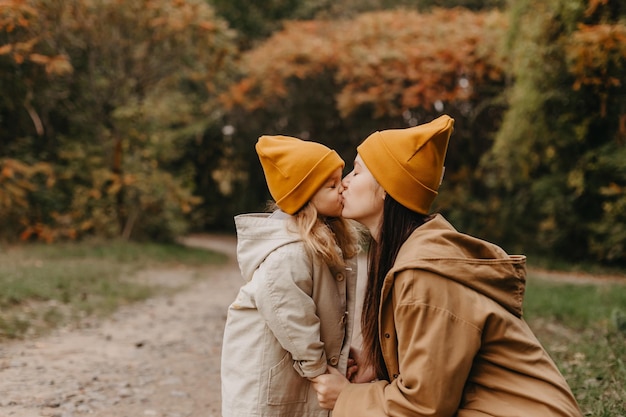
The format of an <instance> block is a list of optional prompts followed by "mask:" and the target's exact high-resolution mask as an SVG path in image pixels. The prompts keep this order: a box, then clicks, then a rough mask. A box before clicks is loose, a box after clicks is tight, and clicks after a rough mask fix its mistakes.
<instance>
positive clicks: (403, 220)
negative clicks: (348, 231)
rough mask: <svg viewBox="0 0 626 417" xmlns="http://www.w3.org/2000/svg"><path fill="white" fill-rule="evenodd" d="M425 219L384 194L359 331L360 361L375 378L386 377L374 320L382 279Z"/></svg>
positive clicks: (375, 319)
mask: <svg viewBox="0 0 626 417" xmlns="http://www.w3.org/2000/svg"><path fill="white" fill-rule="evenodd" d="M427 219H428V216H425V215H423V214H419V213H416V212H414V211H411V210H409V209H408V208H406V207H404V206H403V205H401V204H400V203H398V202H397V201H396V200H394V199H393V198H392V197H391V196H390V195H389V194H387V195H386V196H385V203H384V206H383V220H382V223H381V227H380V231H379V234H378V239H377V241H376V240H374V239H372V242H370V249H369V255H368V263H369V268H368V277H367V289H366V291H365V299H364V301H363V314H362V316H361V329H362V330H361V331H362V336H363V352H364V354H365V357H366V363H365V364H364V365H365V366H368V365H372V366H373V367H374V369H375V370H376V375H377V377H378V378H379V379H386V380H389V374H388V372H387V367H386V366H385V362H384V360H383V356H382V350H381V346H380V339H379V323H378V311H379V308H380V303H381V291H382V288H383V282H384V281H385V276H386V275H387V273H388V272H389V271H390V270H391V268H392V267H393V264H394V262H395V261H396V257H397V256H398V252H399V251H400V247H401V246H402V244H403V243H404V242H405V241H406V240H407V239H408V238H409V236H410V235H411V233H413V231H414V230H415V229H417V228H418V227H420V226H421V225H422V224H424V222H426V220H427Z"/></svg>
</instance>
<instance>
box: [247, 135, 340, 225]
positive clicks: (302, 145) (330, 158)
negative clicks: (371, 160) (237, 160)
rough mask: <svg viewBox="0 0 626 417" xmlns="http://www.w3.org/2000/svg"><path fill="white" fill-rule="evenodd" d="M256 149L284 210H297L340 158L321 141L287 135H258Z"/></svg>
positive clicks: (292, 211)
mask: <svg viewBox="0 0 626 417" xmlns="http://www.w3.org/2000/svg"><path fill="white" fill-rule="evenodd" d="M256 152H257V154H258V155H259V160H260V161H261V165H262V166H263V172H264V173H265V180H266V181H267V187H268V188H269V190H270V194H271V195H272V197H273V198H274V201H276V205H277V206H278V207H280V209H281V210H283V211H284V212H285V213H288V214H294V213H295V212H297V211H298V210H300V209H301V208H302V207H303V206H304V205H305V204H306V203H307V202H308V201H309V200H310V199H311V198H312V197H313V195H315V193H316V192H317V190H319V189H320V188H321V186H322V185H323V184H324V182H326V180H327V179H328V177H330V175H331V174H332V173H333V172H335V170H337V168H343V167H344V165H345V164H344V162H343V159H341V157H340V156H339V155H338V154H337V152H335V151H333V150H332V149H329V148H327V147H326V146H324V145H322V144H321V143H317V142H309V141H304V140H301V139H297V138H292V137H289V136H261V137H260V138H259V140H258V142H257V144H256Z"/></svg>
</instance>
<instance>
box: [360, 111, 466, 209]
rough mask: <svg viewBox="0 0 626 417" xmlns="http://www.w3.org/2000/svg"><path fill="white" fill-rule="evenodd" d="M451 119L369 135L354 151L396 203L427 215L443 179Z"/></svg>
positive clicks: (452, 120) (440, 119)
mask: <svg viewBox="0 0 626 417" xmlns="http://www.w3.org/2000/svg"><path fill="white" fill-rule="evenodd" d="M453 126H454V119H452V118H451V117H450V116H447V115H443V116H440V117H438V118H437V119H435V120H433V121H432V122H429V123H426V124H422V125H418V126H415V127H410V128H407V129H392V130H383V131H380V132H374V133H372V134H371V135H370V136H369V137H368V138H367V139H365V141H363V143H361V145H359V147H358V148H357V152H358V153H359V155H360V156H361V158H362V159H363V162H364V163H365V165H366V166H367V169H369V170H370V172H371V173H372V175H373V176H374V178H375V179H376V181H378V183H379V184H380V185H381V186H382V187H383V189H384V190H385V191H386V192H387V193H388V194H389V195H390V196H392V197H393V198H394V199H395V200H396V201H397V202H399V203H400V204H402V205H403V206H405V207H406V208H408V209H410V210H413V211H415V212H417V213H421V214H428V212H429V211H430V206H431V204H432V202H433V200H434V199H435V197H436V196H437V190H438V189H439V185H441V181H442V179H443V171H444V167H443V163H444V160H445V158H446V151H447V149H448V141H449V139H450V135H451V134H452V131H453V130H454V129H453Z"/></svg>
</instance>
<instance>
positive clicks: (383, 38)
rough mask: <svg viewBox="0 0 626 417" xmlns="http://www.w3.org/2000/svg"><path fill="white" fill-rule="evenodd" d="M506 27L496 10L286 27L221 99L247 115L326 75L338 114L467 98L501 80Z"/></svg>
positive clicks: (252, 56) (250, 56) (253, 54)
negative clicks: (291, 82)
mask: <svg viewBox="0 0 626 417" xmlns="http://www.w3.org/2000/svg"><path fill="white" fill-rule="evenodd" d="M506 26H507V20H506V18H505V16H504V15H502V14H500V13H499V12H495V11H494V12H488V13H474V12H470V11H467V10H463V9H448V10H444V9H438V10H434V11H433V12H432V13H429V14H420V13H417V12H414V11H384V12H375V13H367V14H363V15H361V16H359V17H358V18H356V19H355V20H351V21H332V22H331V21H310V22H291V23H288V24H287V25H286V26H285V29H284V30H283V31H281V32H279V33H276V34H275V35H274V36H272V37H271V38H270V39H268V40H267V41H266V42H265V43H263V44H262V45H260V46H259V47H257V48H256V49H254V50H252V51H250V52H248V53H247V54H246V55H245V57H244V61H243V62H244V65H245V72H246V76H245V78H244V79H243V80H242V81H241V82H240V83H239V84H237V85H235V86H234V87H233V88H232V90H231V92H230V94H229V95H228V96H226V97H224V100H225V102H226V103H227V104H228V105H230V106H242V107H244V108H246V109H248V110H253V109H255V108H258V107H261V106H264V105H267V104H268V102H271V101H272V100H277V99H281V98H283V97H285V96H286V95H287V87H286V84H285V82H286V81H287V80H288V79H290V78H299V79H305V78H307V77H315V76H318V75H320V74H322V73H324V72H329V73H331V74H333V76H334V78H335V80H336V82H337V83H338V85H339V86H340V89H339V91H337V94H336V101H337V105H338V109H339V110H340V112H341V114H342V115H343V116H347V115H349V114H351V113H352V112H354V111H355V110H356V109H357V108H359V107H360V106H363V105H371V106H373V108H374V109H375V115H376V116H381V115H383V114H387V115H398V114H401V113H402V112H403V111H404V110H406V109H408V108H413V107H417V106H423V107H429V106H433V104H434V103H435V102H437V101H439V100H440V101H452V100H467V99H470V98H471V97H472V96H473V94H474V91H475V88H476V87H477V86H479V85H481V84H483V83H489V82H493V81H498V80H501V79H502V78H503V71H504V70H503V68H504V62H503V58H502V57H501V56H500V55H498V54H497V50H498V49H499V48H498V42H499V40H500V39H502V35H503V33H504V32H505V30H506Z"/></svg>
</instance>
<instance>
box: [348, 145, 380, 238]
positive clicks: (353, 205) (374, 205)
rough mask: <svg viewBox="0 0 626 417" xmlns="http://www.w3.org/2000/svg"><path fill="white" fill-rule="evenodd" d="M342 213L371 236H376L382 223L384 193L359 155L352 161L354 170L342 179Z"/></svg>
mask: <svg viewBox="0 0 626 417" xmlns="http://www.w3.org/2000/svg"><path fill="white" fill-rule="evenodd" d="M343 188H344V189H343V193H342V196H343V211H342V212H341V215H342V216H343V217H345V218H347V219H353V220H356V221H357V222H359V223H361V224H362V225H363V226H365V227H367V228H368V229H369V231H370V233H371V234H372V236H374V237H376V236H378V229H379V227H380V223H381V221H382V215H383V203H384V202H385V191H384V190H383V187H381V186H380V184H378V182H377V181H376V180H375V179H374V176H372V173H371V172H370V171H369V170H368V169H367V167H366V166H365V164H364V163H363V160H362V159H361V156H360V155H357V156H356V159H355V160H354V169H353V170H352V172H350V173H349V174H348V175H346V177H345V178H344V179H343Z"/></svg>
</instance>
